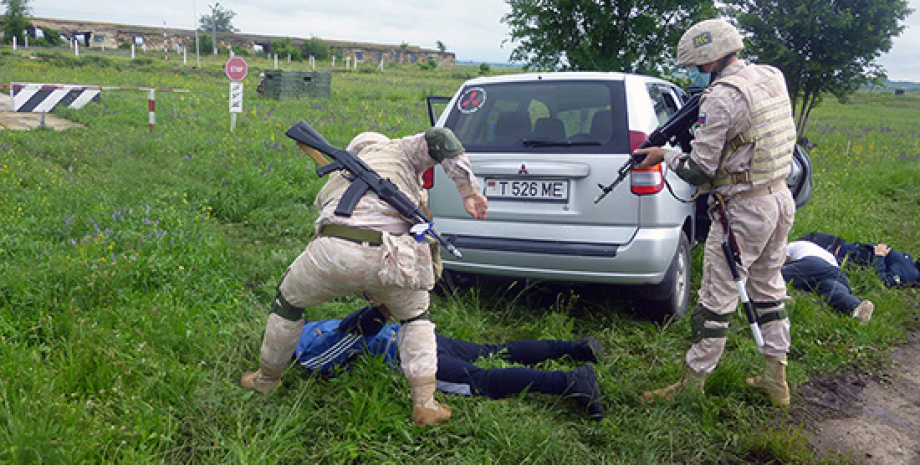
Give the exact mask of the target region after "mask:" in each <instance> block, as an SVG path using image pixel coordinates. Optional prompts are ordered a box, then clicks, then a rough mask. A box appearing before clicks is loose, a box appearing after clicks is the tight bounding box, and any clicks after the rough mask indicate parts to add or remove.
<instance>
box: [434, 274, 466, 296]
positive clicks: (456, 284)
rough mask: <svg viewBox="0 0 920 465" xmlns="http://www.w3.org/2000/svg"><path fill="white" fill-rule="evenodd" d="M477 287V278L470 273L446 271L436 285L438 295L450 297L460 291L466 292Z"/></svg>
mask: <svg viewBox="0 0 920 465" xmlns="http://www.w3.org/2000/svg"><path fill="white" fill-rule="evenodd" d="M475 285H476V276H475V275H473V274H470V273H462V272H459V271H452V270H444V271H443V273H442V275H441V279H439V280H438V282H437V283H436V284H435V292H436V293H437V294H438V295H441V296H445V295H450V294H452V293H454V292H455V291H458V290H466V289H469V288H471V287H473V286H475Z"/></svg>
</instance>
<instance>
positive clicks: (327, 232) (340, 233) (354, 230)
mask: <svg viewBox="0 0 920 465" xmlns="http://www.w3.org/2000/svg"><path fill="white" fill-rule="evenodd" d="M319 235H320V236H323V237H337V238H339V239H345V240H346V241H351V242H354V243H356V244H367V245H372V246H379V245H380V244H383V233H382V232H380V231H376V230H373V229H365V228H358V227H355V226H346V225H344V224H325V225H323V226H322V227H321V228H320V230H319Z"/></svg>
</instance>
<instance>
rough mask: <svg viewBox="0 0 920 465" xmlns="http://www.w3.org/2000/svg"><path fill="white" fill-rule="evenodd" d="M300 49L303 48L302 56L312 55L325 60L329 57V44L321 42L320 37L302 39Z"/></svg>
mask: <svg viewBox="0 0 920 465" xmlns="http://www.w3.org/2000/svg"><path fill="white" fill-rule="evenodd" d="M301 49H302V50H303V56H304V57H309V56H312V57H313V58H314V59H317V60H326V59H328V58H329V45H328V44H326V42H323V41H322V39H317V38H316V37H313V38H311V39H310V40H306V41H304V43H303V46H301Z"/></svg>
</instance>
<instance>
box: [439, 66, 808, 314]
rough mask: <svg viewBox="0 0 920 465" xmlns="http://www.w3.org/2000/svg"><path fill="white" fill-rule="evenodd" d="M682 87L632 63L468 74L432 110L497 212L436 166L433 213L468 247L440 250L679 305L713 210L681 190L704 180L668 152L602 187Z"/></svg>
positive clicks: (527, 274)
mask: <svg viewBox="0 0 920 465" xmlns="http://www.w3.org/2000/svg"><path fill="white" fill-rule="evenodd" d="M445 100H446V99H445ZM686 100H687V95H686V94H685V93H684V92H683V91H682V90H681V89H680V88H679V87H677V86H675V85H674V84H672V83H670V82H667V81H664V80H661V79H657V78H653V77H648V76H640V75H634V74H624V73H603V72H558V73H526V74H513V75H504V76H496V77H482V78H476V79H472V80H469V81H467V82H465V83H464V84H463V85H462V86H461V88H460V89H459V90H458V91H457V93H456V94H455V95H454V96H453V98H451V99H450V100H449V101H448V103H447V106H446V107H445V108H444V109H443V111H441V112H440V113H436V112H434V111H431V113H430V115H432V118H434V117H435V116H434V115H436V114H438V115H439V116H438V117H437V121H436V122H435V125H437V126H442V127H448V128H450V129H452V130H453V131H454V132H455V133H456V135H457V137H458V138H459V139H460V141H461V142H462V143H463V145H464V147H465V148H466V151H467V155H468V156H469V158H470V161H471V163H472V166H473V172H474V173H475V174H476V176H477V178H478V179H479V181H480V183H481V184H482V186H483V194H484V195H485V196H486V197H488V199H489V212H488V218H487V219H486V220H485V221H477V220H473V219H471V218H470V217H469V216H468V215H467V214H466V213H465V212H464V210H463V205H462V202H461V199H460V197H459V195H458V194H457V191H456V189H455V188H454V186H453V182H452V181H451V180H450V179H449V178H447V177H446V176H445V175H444V173H443V171H441V170H435V172H434V176H433V186H432V187H431V188H430V190H429V205H430V209H431V211H432V214H433V215H434V218H435V226H436V227H437V229H438V230H439V231H440V232H441V234H442V235H444V237H445V238H447V239H448V240H449V241H452V242H453V243H454V245H456V246H457V248H459V249H460V250H461V251H462V253H463V257H462V258H461V259H457V258H455V257H453V256H450V255H448V254H444V255H443V259H444V267H445V269H446V270H447V271H448V272H460V273H473V274H482V275H494V276H504V277H515V278H528V279H535V280H544V281H556V282H583V283H608V284H618V285H629V286H636V287H637V288H638V290H639V291H640V292H639V293H638V296H639V299H638V303H639V304H640V305H641V306H642V307H643V308H644V309H645V310H646V311H647V312H649V313H650V314H651V315H650V316H654V317H656V318H661V317H678V318H679V317H681V316H682V315H683V314H684V313H685V311H686V308H687V302H688V300H689V291H690V248H691V245H692V244H693V243H694V242H696V240H697V239H698V238H701V237H704V236H702V235H701V233H702V234H704V233H705V231H702V230H701V228H708V223H706V221H705V214H702V216H701V220H698V215H700V214H701V213H700V212H702V211H703V210H704V208H700V207H699V205H700V204H701V203H700V202H686V203H685V202H682V201H681V200H678V198H680V199H690V198H691V197H692V196H693V194H694V193H695V191H696V189H695V188H694V187H693V186H691V185H689V184H687V183H686V182H684V181H683V180H681V179H680V178H679V177H678V176H677V175H676V174H675V173H673V172H671V171H670V170H669V169H667V167H666V166H665V165H659V166H657V167H655V168H652V169H647V170H634V171H633V172H631V173H630V175H629V176H628V177H627V178H626V179H625V180H624V182H623V183H621V184H620V185H619V186H617V187H616V188H615V189H614V190H613V191H612V192H610V194H609V195H607V196H606V197H605V198H604V199H602V200H601V201H600V202H595V200H596V199H597V198H598V196H599V194H600V193H601V190H600V187H599V185H607V184H609V183H610V182H611V181H612V180H613V179H615V178H616V176H617V172H618V169H619V168H620V167H621V166H622V165H623V164H624V163H625V162H626V161H627V160H628V158H627V157H628V156H629V154H630V153H631V152H632V151H633V150H634V149H635V148H636V147H638V146H639V145H640V144H641V143H642V142H644V141H645V139H646V138H647V136H648V134H650V133H651V132H652V131H653V130H654V129H655V128H656V127H658V126H659V125H661V124H662V123H664V122H666V121H667V120H668V119H669V118H670V117H671V116H672V115H673V114H674V113H675V112H677V110H678V109H679V108H680V107H681V106H682V105H683V103H684V102H685V101H686ZM430 110H431V109H430ZM809 169H810V166H809ZM806 175H807V176H805V177H807V179H808V180H809V181H810V171H809V172H808V173H806ZM800 176H801V173H800ZM665 180H667V182H668V183H669V184H670V186H671V188H672V189H671V191H673V193H672V192H669V189H667V188H666V186H665ZM698 223H699V224H698ZM704 223H705V224H704Z"/></svg>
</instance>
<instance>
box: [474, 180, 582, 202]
mask: <svg viewBox="0 0 920 465" xmlns="http://www.w3.org/2000/svg"><path fill="white" fill-rule="evenodd" d="M485 196H486V197H488V198H489V199H490V200H520V201H525V202H567V201H568V200H569V180H567V179H501V178H487V179H486V191H485Z"/></svg>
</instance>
